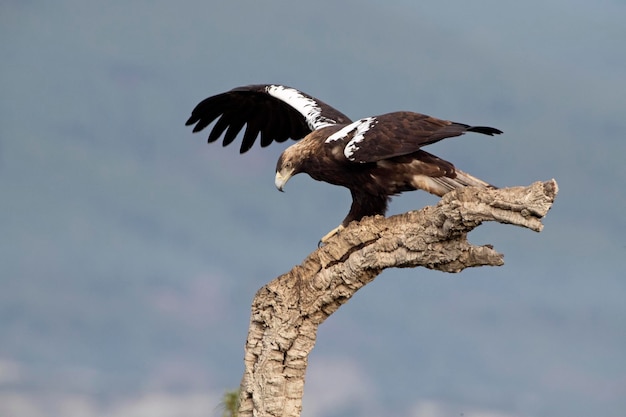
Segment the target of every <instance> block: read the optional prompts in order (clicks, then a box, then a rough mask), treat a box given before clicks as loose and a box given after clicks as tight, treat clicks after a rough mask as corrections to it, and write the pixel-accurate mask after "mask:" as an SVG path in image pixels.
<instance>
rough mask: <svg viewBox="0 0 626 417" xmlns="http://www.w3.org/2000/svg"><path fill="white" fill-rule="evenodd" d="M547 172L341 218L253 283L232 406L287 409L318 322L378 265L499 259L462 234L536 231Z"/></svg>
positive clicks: (551, 187)
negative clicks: (502, 228)
mask: <svg viewBox="0 0 626 417" xmlns="http://www.w3.org/2000/svg"><path fill="white" fill-rule="evenodd" d="M557 192H558V186H557V183H556V181H555V180H550V181H546V182H536V183H534V184H532V185H530V186H528V187H514V188H503V189H498V190H490V189H484V188H464V189H458V190H455V191H452V192H450V193H448V194H446V195H445V196H444V197H443V198H442V199H441V201H440V202H439V203H438V204H437V205H436V206H434V207H425V208H424V209H422V210H419V211H411V212H408V213H404V214H400V215H396V216H392V217H389V218H384V217H381V216H377V217H372V218H365V219H363V220H362V221H361V222H359V223H352V224H350V225H349V226H348V227H347V228H346V229H345V230H344V231H342V232H341V233H340V234H339V235H338V236H336V237H334V238H333V239H331V240H330V241H329V242H328V244H327V245H326V246H324V247H322V248H320V249H318V250H316V251H315V252H313V253H312V254H310V255H309V256H308V257H307V258H306V259H305V260H304V262H303V263H302V264H301V265H298V266H296V267H294V268H293V269H292V270H291V271H289V272H288V273H286V274H284V275H281V276H280V277H278V278H276V279H275V280H273V281H272V282H270V283H269V284H267V285H266V286H264V287H263V288H261V289H260V290H259V291H258V292H257V294H256V296H255V298H254V301H253V303H252V316H251V319H250V329H249V333H248V339H247V342H246V351H245V359H244V361H245V371H244V375H243V379H242V381H241V391H240V406H239V416H240V417H247V416H258V417H266V416H272V417H297V416H300V412H301V409H302V395H303V392H304V376H305V372H306V367H307V360H308V356H309V353H310V352H311V350H312V349H313V346H314V345H315V339H316V335H317V328H318V326H319V325H320V324H321V323H322V322H323V321H324V320H326V318H328V316H330V315H331V314H332V313H334V312H335V311H336V310H337V309H338V308H339V307H340V306H341V305H342V304H344V303H345V302H347V301H348V300H349V299H350V298H351V297H352V296H353V295H354V293H355V292H356V291H357V290H358V289H359V288H361V287H363V286H364V285H365V284H367V283H369V282H371V281H372V280H373V279H374V278H375V277H376V276H377V275H378V274H380V273H381V272H382V271H383V270H384V269H385V268H391V267H396V268H408V267H416V266H424V267H426V268H429V269H436V270H439V271H445V272H459V271H462V270H463V269H465V268H469V267H475V266H483V265H492V266H499V265H502V264H503V263H504V261H503V255H502V254H499V253H498V252H496V251H495V250H494V249H493V247H492V246H491V245H484V246H474V245H472V244H470V243H469V242H468V241H467V234H468V233H469V232H470V231H471V230H472V229H474V228H475V227H477V226H479V225H480V224H481V223H482V222H485V221H496V222H499V223H508V224H513V225H517V226H522V227H526V228H529V229H531V230H534V231H537V232H539V231H541V229H542V228H543V225H542V223H541V219H542V218H543V217H544V216H545V215H546V213H547V212H548V210H550V207H551V206H552V203H553V202H554V199H555V198H556V195H557Z"/></svg>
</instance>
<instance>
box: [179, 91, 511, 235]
mask: <svg viewBox="0 0 626 417" xmlns="http://www.w3.org/2000/svg"><path fill="white" fill-rule="evenodd" d="M218 118H219V119H218ZM215 119H218V120H217V122H216V123H215V125H214V126H213V129H212V130H211V133H210V134H209V139H208V142H209V143H210V142H215V141H216V140H217V139H219V138H220V137H221V136H222V134H223V135H224V141H223V145H224V146H226V145H229V144H230V143H232V142H233V141H234V140H235V138H236V137H237V135H238V133H239V132H241V130H242V129H243V128H244V126H245V131H244V133H243V141H242V142H241V147H240V149H239V152H240V153H244V152H247V151H248V150H249V149H250V148H251V147H252V145H253V144H254V142H255V141H256V139H257V136H259V134H260V137H261V146H262V147H265V146H268V145H270V144H271V143H272V142H285V141H286V140H287V139H294V140H299V139H300V141H299V142H297V143H295V144H293V145H291V146H290V147H288V148H287V149H285V151H284V152H283V153H282V154H281V155H280V158H278V162H277V164H276V180H275V183H276V187H277V188H278V189H279V190H280V191H282V190H283V187H284V186H285V184H286V183H287V181H288V180H289V178H291V177H292V176H294V175H296V174H299V173H301V172H304V173H307V174H309V175H310V176H311V177H312V178H313V179H315V180H318V181H324V182H328V183H331V184H335V185H341V186H343V187H346V188H348V189H349V190H350V193H351V194H352V206H351V208H350V212H349V213H348V215H347V216H346V218H345V219H344V220H343V222H342V223H341V225H339V226H338V227H337V228H335V229H333V230H332V231H331V232H329V233H328V234H327V235H326V236H324V237H323V238H322V240H321V242H322V243H325V242H326V241H327V240H328V239H329V238H330V237H332V236H333V235H334V234H336V233H337V232H339V231H340V230H341V229H343V228H344V227H345V226H347V225H348V224H349V223H350V222H351V221H353V220H357V221H358V220H360V219H361V218H363V217H365V216H373V215H376V214H381V215H384V214H385V212H386V210H387V204H388V202H389V200H390V197H391V196H392V195H395V194H400V193H402V192H404V191H412V190H417V189H421V190H425V191H428V192H429V193H432V194H435V195H438V196H443V195H444V194H446V193H447V192H449V191H451V190H453V189H455V188H459V187H466V186H478V187H493V186H492V185H490V184H488V183H486V182H484V181H482V180H480V179H478V178H476V177H473V176H471V175H469V174H467V173H465V172H463V171H460V170H458V169H456V168H455V167H454V165H452V164H451V163H450V162H448V161H444V160H443V159H441V158H438V157H436V156H435V155H432V154H430V153H428V152H425V151H423V150H421V148H422V147H423V146H425V145H429V144H431V143H435V142H438V141H440V140H442V139H445V138H449V137H453V136H460V135H462V134H464V133H465V132H476V133H482V134H485V135H490V136H492V135H495V134H500V133H502V132H501V131H500V130H498V129H494V128H492V127H485V126H469V125H466V124H463V123H455V122H450V121H447V120H441V119H436V118H434V117H430V116H426V115H423V114H419V113H413V112H408V111H401V112H394V113H387V114H383V115H380V116H371V117H365V118H363V119H359V120H357V121H355V122H353V121H352V120H350V119H349V118H348V117H347V116H345V115H344V114H343V113H341V112H339V111H338V110H335V109H334V108H332V107H331V106H329V105H328V104H326V103H324V102H322V101H320V100H318V99H316V98H314V97H311V96H309V95H308V94H305V93H303V92H301V91H298V90H296V89H294V88H291V87H286V86H282V85H276V84H268V85H249V86H245V87H238V88H234V89H232V90H230V91H227V92H225V93H222V94H218V95H215V96H212V97H209V98H207V99H205V100H203V101H202V102H200V103H199V104H198V105H197V106H196V108H195V109H193V111H192V113H191V117H190V118H189V120H187V123H186V125H187V126H188V125H193V124H195V126H194V128H193V131H194V132H199V131H201V130H202V129H204V128H205V127H207V126H208V125H209V124H211V123H212V122H213V121H214V120H215Z"/></svg>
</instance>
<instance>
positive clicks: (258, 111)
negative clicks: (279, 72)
mask: <svg viewBox="0 0 626 417" xmlns="http://www.w3.org/2000/svg"><path fill="white" fill-rule="evenodd" d="M216 119H217V122H215V125H214V126H213V129H212V130H211V133H210V134H209V138H208V142H209V143H210V142H215V141H216V140H217V139H219V137H220V136H222V134H224V141H223V146H226V145H229V144H230V143H232V142H233V141H234V140H235V138H236V137H237V134H238V133H239V132H241V130H242V129H243V128H244V126H246V128H245V131H244V134H243V141H242V142H241V147H240V149H239V152H240V153H244V152H246V151H248V150H249V149H250V148H251V147H252V145H253V144H254V142H255V141H256V138H257V137H258V136H259V134H260V135H261V146H262V147H265V146H268V145H270V144H271V143H272V142H284V141H286V140H287V139H294V140H297V139H302V138H303V137H304V136H306V135H307V134H309V133H310V132H311V131H313V130H317V129H320V128H322V127H325V126H330V125H333V124H337V123H350V119H349V118H348V117H347V116H345V115H344V114H342V113H341V112H339V111H338V110H336V109H334V108H332V107H331V106H329V105H328V104H326V103H324V102H322V101H320V100H318V99H316V98H314V97H311V96H309V95H307V94H305V93H303V92H301V91H298V90H296V89H294V88H291V87H285V86H282V85H276V84H259V85H249V86H245V87H237V88H234V89H232V90H230V91H228V92H225V93H222V94H218V95H215V96H212V97H209V98H207V99H205V100H203V101H201V102H200V103H199V104H198V105H197V106H196V107H195V108H194V109H193V111H192V112H191V117H190V118H189V120H187V122H186V123H185V125H187V126H189V125H193V124H195V126H194V128H193V131H194V132H199V131H201V130H202V129H204V128H205V127H207V126H209V125H210V124H211V123H212V122H213V121H215V120H216Z"/></svg>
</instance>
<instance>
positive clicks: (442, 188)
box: [431, 169, 498, 196]
mask: <svg viewBox="0 0 626 417" xmlns="http://www.w3.org/2000/svg"><path fill="white" fill-rule="evenodd" d="M431 179H432V181H433V182H435V183H436V184H437V185H438V187H436V189H437V191H439V192H436V193H435V194H437V195H439V196H442V195H443V194H446V193H447V192H449V191H452V190H454V189H455V188H462V187H483V188H498V187H496V186H494V185H491V184H489V183H488V182H485V181H483V180H481V179H480V178H476V177H474V176H473V175H470V174H468V173H467V172H463V171H461V170H459V169H457V170H456V177H454V178H450V177H436V178H432V177H431Z"/></svg>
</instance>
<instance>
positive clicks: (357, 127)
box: [325, 117, 378, 161]
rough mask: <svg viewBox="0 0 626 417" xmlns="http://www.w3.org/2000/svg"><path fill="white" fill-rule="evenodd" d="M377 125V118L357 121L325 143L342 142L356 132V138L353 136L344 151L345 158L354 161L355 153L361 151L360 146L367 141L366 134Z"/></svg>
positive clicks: (334, 134) (331, 136) (330, 137)
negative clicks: (364, 140)
mask: <svg viewBox="0 0 626 417" xmlns="http://www.w3.org/2000/svg"><path fill="white" fill-rule="evenodd" d="M376 123H378V120H376V118H375V117H366V118H364V119H360V120H357V121H356V122H353V123H350V124H349V125H348V126H345V127H344V128H342V129H340V130H338V131H337V132H335V133H333V134H332V135H330V136H329V137H327V138H326V141H325V142H326V143H330V142H333V141H336V140H341V139H343V138H345V137H346V136H348V135H349V134H350V133H351V132H353V131H354V136H352V139H350V142H348V144H347V145H346V146H345V148H344V150H343V154H344V155H345V157H346V158H348V159H349V160H350V161H354V160H355V158H354V157H353V155H354V152H356V151H357V150H359V144H360V143H361V142H362V141H363V139H365V133H366V132H367V131H368V130H370V129H371V128H372V127H373V126H374V125H375V124H376Z"/></svg>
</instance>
